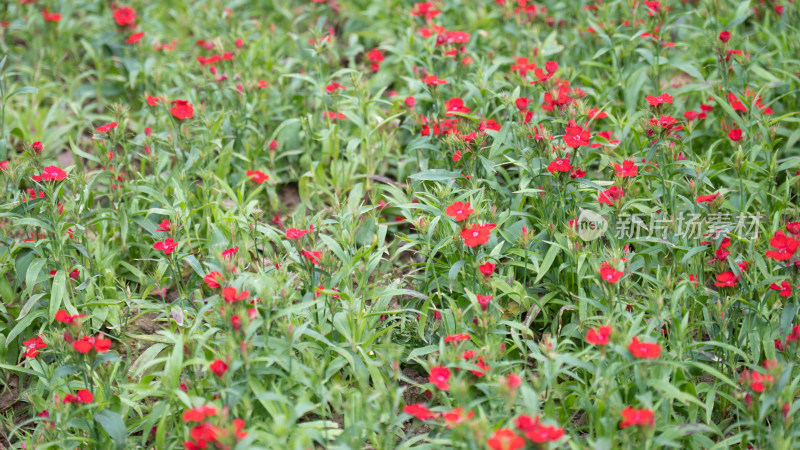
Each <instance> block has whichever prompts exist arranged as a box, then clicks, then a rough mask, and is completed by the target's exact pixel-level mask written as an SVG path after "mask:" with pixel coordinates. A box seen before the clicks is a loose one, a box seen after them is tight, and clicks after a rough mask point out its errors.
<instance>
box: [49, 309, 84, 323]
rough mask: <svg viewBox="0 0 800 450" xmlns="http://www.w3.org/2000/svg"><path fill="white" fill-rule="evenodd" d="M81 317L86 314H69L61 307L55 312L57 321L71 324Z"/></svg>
mask: <svg viewBox="0 0 800 450" xmlns="http://www.w3.org/2000/svg"><path fill="white" fill-rule="evenodd" d="M83 317H86V314H75V315H74V316H70V315H69V313H68V312H66V311H64V310H63V309H61V310H58V311H57V312H56V316H55V319H56V321H58V322H62V323H67V324H71V323H73V322H75V321H76V320H78V319H80V318H83Z"/></svg>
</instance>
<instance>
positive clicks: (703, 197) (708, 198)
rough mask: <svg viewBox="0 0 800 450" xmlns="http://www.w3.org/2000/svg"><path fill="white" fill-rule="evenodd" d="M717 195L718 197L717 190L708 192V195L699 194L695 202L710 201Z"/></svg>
mask: <svg viewBox="0 0 800 450" xmlns="http://www.w3.org/2000/svg"><path fill="white" fill-rule="evenodd" d="M717 197H719V192H716V193H714V194H709V195H701V196H699V197H697V203H711V202H713V201H714V200H715V199H716V198H717Z"/></svg>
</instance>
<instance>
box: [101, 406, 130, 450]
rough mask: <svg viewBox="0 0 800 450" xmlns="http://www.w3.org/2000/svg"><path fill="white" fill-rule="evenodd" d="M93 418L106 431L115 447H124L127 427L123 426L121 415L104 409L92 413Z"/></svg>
mask: <svg viewBox="0 0 800 450" xmlns="http://www.w3.org/2000/svg"><path fill="white" fill-rule="evenodd" d="M94 420H95V422H97V423H99V424H100V426H101V427H103V430H105V432H106V433H108V435H109V436H110V437H111V440H112V441H114V446H115V447H116V448H117V449H124V448H125V441H126V438H127V436H128V429H127V428H125V422H123V421H122V417H120V415H119V414H117V413H115V412H114V411H111V410H109V409H104V410H102V411H100V412H98V413H95V414H94Z"/></svg>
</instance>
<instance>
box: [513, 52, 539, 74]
mask: <svg viewBox="0 0 800 450" xmlns="http://www.w3.org/2000/svg"><path fill="white" fill-rule="evenodd" d="M534 69H536V64H533V63H529V62H528V58H524V57H520V58H517V63H516V64H512V65H511V70H515V71H517V72H519V74H520V76H522V77H523V78H524V77H525V75H527V74H528V72H530V71H533V70H534Z"/></svg>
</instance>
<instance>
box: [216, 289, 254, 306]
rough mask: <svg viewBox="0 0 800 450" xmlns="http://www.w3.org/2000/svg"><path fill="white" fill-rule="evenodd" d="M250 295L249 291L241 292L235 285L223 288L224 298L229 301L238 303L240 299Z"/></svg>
mask: <svg viewBox="0 0 800 450" xmlns="http://www.w3.org/2000/svg"><path fill="white" fill-rule="evenodd" d="M249 295H250V292H249V291H242V292H241V293H240V292H239V291H237V290H236V288H235V287H231V286H228V287H226V288H225V289H223V290H222V298H224V299H225V301H226V302H227V303H236V302H238V301H239V300H244V299H246V298H247V297H248V296H249Z"/></svg>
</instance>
